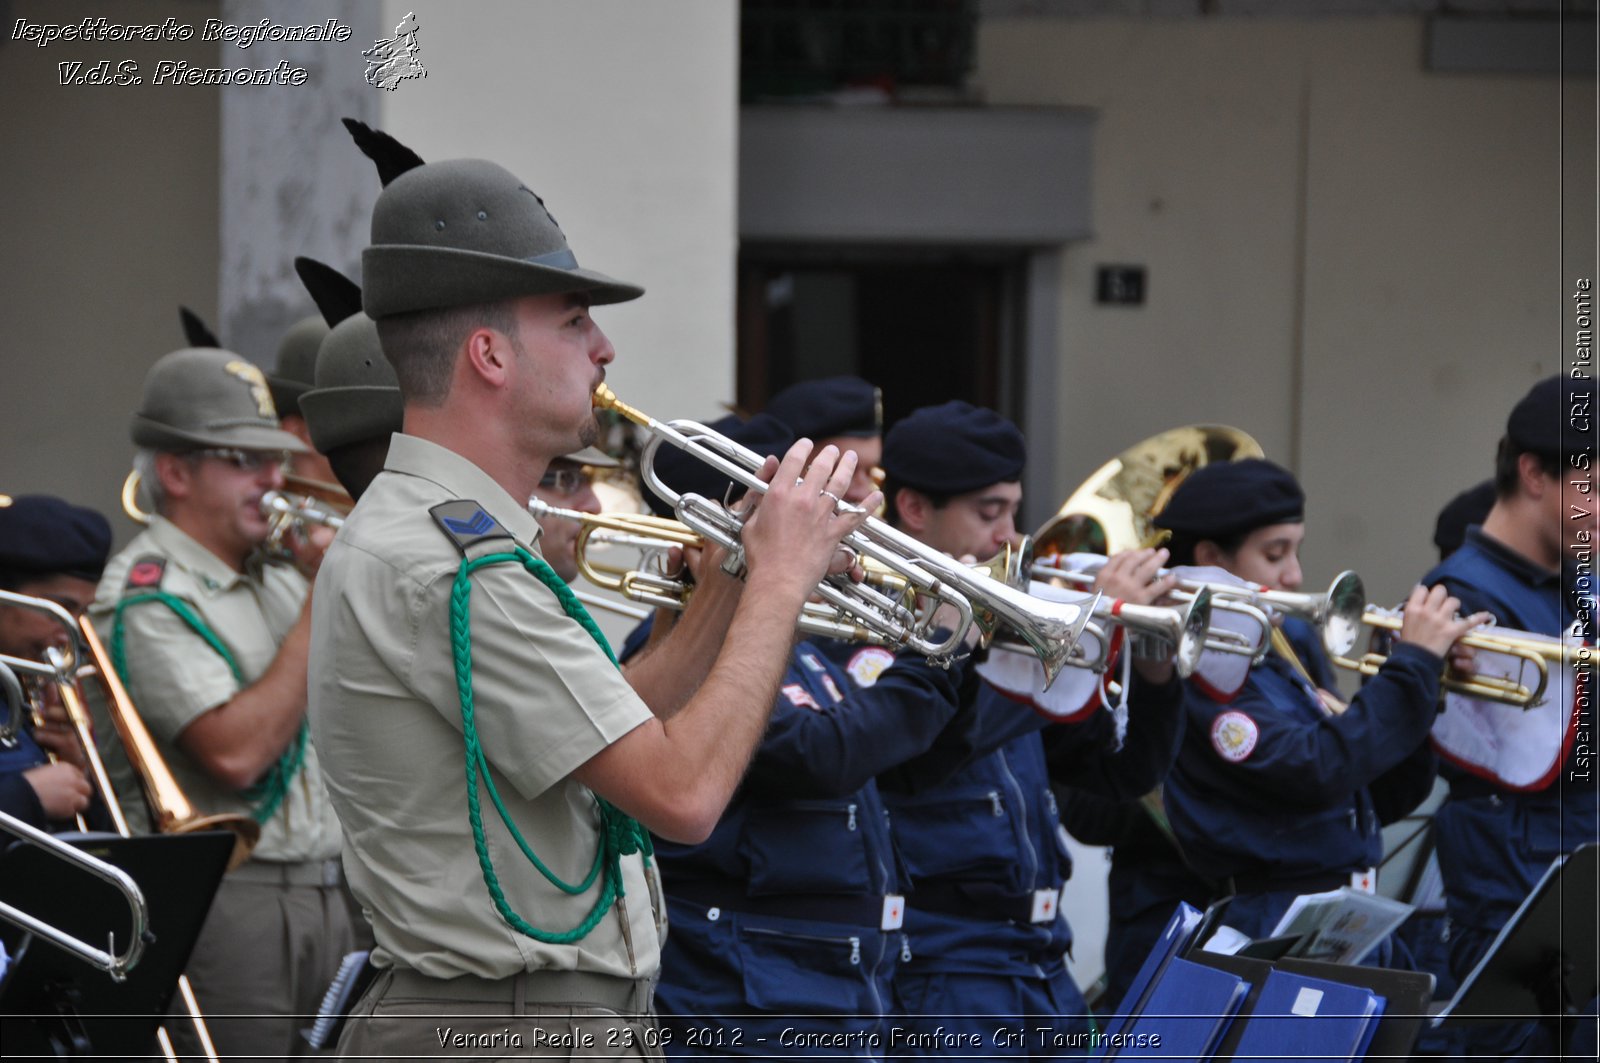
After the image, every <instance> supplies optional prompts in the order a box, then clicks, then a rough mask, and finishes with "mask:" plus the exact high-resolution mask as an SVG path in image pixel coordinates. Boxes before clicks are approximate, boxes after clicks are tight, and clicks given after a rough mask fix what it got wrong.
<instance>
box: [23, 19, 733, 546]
mask: <svg viewBox="0 0 1600 1063" xmlns="http://www.w3.org/2000/svg"><path fill="white" fill-rule="evenodd" d="M358 6H359V10H352V4H351V3H349V2H345V3H341V4H339V5H337V6H336V7H334V8H330V9H327V10H326V12H325V13H326V14H327V15H328V16H330V17H333V16H342V17H343V18H344V19H345V20H346V23H347V24H350V25H352V28H353V30H354V35H353V37H352V39H351V40H350V41H348V42H343V43H337V42H335V43H327V44H320V43H312V44H300V45H297V46H295V47H296V48H297V49H299V51H298V53H297V54H298V55H299V57H300V58H299V61H300V62H303V63H305V64H306V65H307V67H308V68H309V69H310V70H311V81H310V82H309V83H308V85H307V86H305V87H303V88H298V89H296V88H284V87H276V86H275V87H243V88H231V89H227V90H223V89H219V88H217V87H198V86H155V85H152V84H149V83H148V82H147V83H146V84H144V85H139V86H121V87H90V86H82V87H63V86H60V85H58V84H57V75H56V64H57V63H58V62H61V61H69V60H76V59H83V60H87V61H88V62H90V63H93V62H97V61H99V60H100V59H102V58H110V59H112V61H113V63H115V62H116V61H117V60H119V59H122V58H124V57H128V58H134V59H137V60H139V61H140V64H141V68H142V69H143V70H144V72H145V73H146V74H148V73H149V70H150V68H153V66H154V63H155V61H156V60H157V59H186V60H188V61H190V62H192V63H195V64H197V65H202V66H213V65H217V64H218V63H219V51H218V45H216V44H203V43H200V42H199V41H198V39H196V40H193V41H190V42H187V43H175V42H164V43H159V44H154V43H151V44H143V43H142V44H138V45H126V44H120V43H119V44H111V43H93V44H77V43H73V44H68V43H62V42H56V43H53V44H51V45H50V46H49V47H46V48H39V47H36V46H33V45H31V44H24V43H20V42H16V41H9V40H0V127H3V128H4V129H5V131H6V138H7V144H8V146H9V148H10V150H7V151H5V152H4V153H0V156H3V157H0V188H3V190H4V192H5V200H6V231H5V237H4V239H0V268H3V271H4V272H3V276H4V278H5V281H6V293H5V297H4V299H0V335H4V337H5V354H4V367H5V376H4V381H5V383H4V394H5V396H6V397H7V399H8V400H9V401H8V402H7V403H6V404H5V413H4V416H3V417H0V492H8V493H12V494H17V493H24V492H30V491H49V492H53V493H56V494H60V495H64V496H67V497H68V498H71V499H72V500H74V501H77V502H80V503H83V504H88V505H93V506H96V507H98V508H100V509H102V510H104V511H105V512H107V513H108V515H112V516H113V517H114V519H113V526H114V527H115V528H116V529H117V530H118V533H119V543H120V542H124V541H126V540H127V539H128V538H130V537H131V535H132V527H131V525H130V524H129V523H128V522H126V521H124V520H123V519H121V518H120V517H116V516H115V513H116V510H117V503H116V497H117V489H118V488H119V487H120V485H121V482H122V477H123V475H124V474H125V473H126V471H127V468H128V459H129V456H130V453H131V447H130V444H129V442H128V438H127V424H128V417H129V415H130V413H131V412H132V409H133V407H134V405H135V404H136V403H137V401H138V395H139V390H140V386H141V383H142V381H143V378H144V374H145V371H146V370H147V369H148V368H149V366H150V365H151V364H152V363H153V362H154V361H155V360H156V359H157V358H158V357H160V356H161V355H162V354H164V353H166V352H167V351H169V350H172V349H174V348H175V347H177V346H179V345H180V343H181V336H180V332H179V328H178V320H177V308H178V306H179V304H187V305H189V306H191V307H193V308H194V309H196V310H197V311H199V312H200V313H201V315H202V316H203V317H205V318H206V319H207V320H208V321H209V322H210V323H211V324H212V325H213V327H214V328H216V329H217V330H218V331H219V333H220V334H221V336H222V339H223V341H224V342H225V343H226V342H236V341H241V340H242V339H243V337H245V336H250V337H254V338H255V340H254V341H246V342H242V345H243V346H245V347H248V348H249V349H246V350H244V351H243V353H246V354H248V355H250V356H252V357H255V358H257V359H258V360H261V361H263V362H270V361H271V359H272V357H273V354H274V351H273V348H272V345H271V344H269V343H267V342H266V341H265V340H262V339H261V337H262V336H270V335H272V329H271V328H270V327H269V326H270V322H265V321H258V320H256V319H257V318H260V317H261V316H262V313H264V311H263V310H262V307H263V306H269V308H270V305H276V306H280V307H281V308H282V314H281V316H283V317H284V318H285V320H284V322H283V324H285V325H286V324H287V323H288V321H289V320H290V319H292V318H293V317H294V316H298V314H300V313H302V312H305V311H304V309H303V304H299V305H295V303H294V301H295V300H297V299H299V293H298V292H297V291H296V290H294V288H293V287H292V286H291V287H288V288H284V287H282V285H283V284H289V283H290V280H289V279H288V278H290V274H289V272H288V258H289V257H291V256H292V255H293V254H296V253H308V252H309V253H311V254H314V255H317V256H318V257H322V258H325V259H327V260H328V261H330V262H332V263H334V264H337V265H340V266H345V265H347V264H350V263H354V262H355V261H357V259H358V256H359V252H360V248H361V247H362V246H363V245H364V244H365V243H366V236H367V234H366V224H365V220H364V218H363V219H360V220H359V223H350V222H349V218H348V217H346V215H348V214H349V212H348V211H347V210H345V209H344V204H345V200H346V199H347V198H350V197H355V198H360V197H362V196H366V198H367V200H368V201H369V202H370V198H371V197H372V196H375V195H376V192H377V181H376V177H375V175H373V173H372V170H371V167H370V166H367V165H366V164H365V161H364V160H360V162H361V164H362V167H363V168H364V173H363V174H361V175H359V176H360V177H362V178H364V179H365V183H361V182H360V181H359V180H358V181H356V182H352V181H351V180H349V179H348V178H347V177H345V176H339V177H338V180H336V181H332V182H330V183H329V184H328V185H327V186H325V192H326V194H327V195H330V196H337V197H339V199H338V202H337V203H333V204H329V203H323V202H308V201H307V200H306V197H307V196H308V194H314V190H310V191H308V189H307V188H306V185H307V175H308V174H321V173H323V172H324V170H327V171H328V172H334V173H336V175H342V174H344V173H345V171H347V170H348V167H347V166H342V163H343V159H344V156H342V155H340V154H339V152H340V151H341V150H342V151H345V152H346V153H347V154H348V155H350V156H354V152H355V149H354V148H353V147H352V146H350V145H349V144H348V141H347V140H345V134H344V132H343V130H342V129H340V128H339V127H338V126H337V121H336V120H337V116H338V114H340V113H350V112H349V111H348V110H346V109H343V108H342V107H341V106H339V105H338V104H337V103H336V100H335V97H337V95H338V94H339V93H342V92H344V91H345V88H344V87H345V85H346V83H347V82H348V80H349V74H350V73H351V72H352V71H353V72H354V74H355V75H356V76H357V77H359V76H360V73H361V71H362V67H363V61H362V58H361V54H360V53H361V50H362V49H363V48H366V47H370V46H371V44H372V39H371V38H372V37H374V36H376V34H377V32H378V31H377V30H374V29H373V27H374V26H376V27H379V29H380V30H382V29H383V28H386V27H392V26H393V25H394V24H395V23H396V22H398V21H399V19H400V18H401V17H402V16H403V15H404V14H405V13H406V12H407V11H412V10H414V11H415V12H416V14H417V19H418V23H419V26H420V33H419V38H418V39H419V44H420V46H421V47H420V51H419V56H420V58H421V60H422V62H423V65H424V66H425V67H426V68H427V71H428V76H427V78H426V79H424V80H416V81H408V82H405V83H403V84H402V85H401V86H400V87H399V88H398V89H397V90H396V91H394V92H392V93H391V92H381V91H379V90H377V89H372V88H367V87H366V86H361V88H362V89H363V90H364V91H365V92H367V93H370V95H371V96H372V97H374V98H376V99H377V100H379V101H381V102H379V103H377V104H376V105H374V107H373V109H374V110H375V111H376V112H377V113H376V121H377V124H378V125H380V126H384V127H387V128H389V129H390V130H391V131H392V132H394V133H395V134H396V135H397V136H399V137H400V138H401V139H402V140H404V141H406V142H408V143H410V144H411V145H412V146H413V147H415V148H416V149H417V150H418V152H419V153H421V154H422V156H423V157H424V158H433V159H437V158H449V157H452V156H461V155H471V156H479V157H489V158H493V159H495V160H496V161H499V162H501V163H503V164H504V165H506V166H507V167H508V168H510V169H511V170H512V171H513V172H514V173H516V174H518V175H519V176H521V177H522V178H524V179H525V180H526V181H527V182H528V183H529V185H530V187H532V188H534V189H535V190H537V191H538V192H539V193H540V194H541V195H542V196H544V197H545V199H546V200H547V201H548V202H549V203H550V205H551V208H552V210H553V212H554V214H555V216H556V217H557V218H558V219H560V221H561V224H562V225H563V227H564V228H565V230H566V232H567V234H568V236H569V237H570V238H571V240H572V243H573V246H574V248H575V249H576V252H577V254H578V256H579V259H580V261H581V262H582V263H583V264H584V265H587V266H592V267H595V268H598V269H602V270H605V271H608V272H611V273H613V274H614V275H616V276H619V277H622V278H625V279H628V280H633V281H636V282H638V283H641V284H643V285H645V286H646V288H647V289H648V294H647V296H646V297H645V298H644V299H643V300H641V301H639V302H637V303H634V304H630V305H627V306H623V307H616V308H606V309H604V310H602V311H601V312H600V315H599V318H600V320H601V323H602V324H603V326H604V327H605V328H606V330H607V332H608V333H609V334H610V335H611V337H612V339H613V340H614V341H615V343H616V346H617V348H618V350H619V351H620V352H621V357H620V359H619V361H618V363H617V365H616V367H615V369H614V370H613V373H612V380H613V382H614V384H615V386H616V387H617V389H618V391H619V392H620V393H621V394H622V395H623V396H624V397H625V398H628V399H630V400H631V401H633V402H635V403H636V404H638V405H642V406H644V408H646V409H647V410H650V411H651V412H654V413H658V414H659V415H662V416H670V417H679V416H705V417H709V416H712V415H714V414H716V413H717V412H718V409H717V406H716V403H717V402H718V401H720V400H722V399H725V398H729V397H731V396H732V394H733V266H734V255H735V250H736V248H735V236H734V232H735V230H734V217H735V193H734V181H735V144H736V137H737V113H736V109H737V104H738V90H737V63H738V48H737V6H736V5H735V4H734V2H733V0H689V2H683V3H675V4H671V5H656V4H638V3H631V2H627V0H600V2H588V0H542V2H541V3H538V4H528V3H512V2H499V3H478V4H473V5H470V6H466V5H460V4H444V3H421V4H414V3H411V2H404V3H380V2H378V0H372V2H370V3H361V4H359V5H358ZM307 9H308V7H307V5H305V4H296V5H292V6H290V7H281V6H274V5H270V4H265V3H252V2H250V0H233V2H231V3H229V4H227V5H221V4H219V3H216V2H195V0H181V2H180V0H168V2H157V0H118V2H115V3H94V4H90V3H60V4H54V3H45V2H42V0H17V2H15V3H12V4H10V5H9V18H10V19H11V20H15V19H18V18H26V19H29V20H31V21H34V22H73V21H77V20H78V19H81V18H83V17H84V16H86V15H93V16H105V17H107V18H108V19H111V20H112V21H120V22H136V23H159V22H161V21H162V20H163V19H165V18H167V17H169V16H170V17H172V18H174V19H176V20H177V21H178V22H179V23H182V24H186V25H192V26H195V27H197V28H198V27H200V26H201V25H202V24H203V23H204V21H205V20H206V19H207V18H213V17H221V18H225V19H227V20H230V21H239V22H248V21H252V20H258V19H260V18H262V17H270V18H274V19H276V20H278V21H282V22H297V21H300V20H303V19H305V18H306V17H308V16H307V15H306V11H307ZM12 24H13V22H8V23H7V24H6V25H5V26H4V27H0V30H3V34H0V36H3V37H7V38H8V37H9V35H10V32H11V27H12ZM196 38H198V33H197V34H196ZM283 51H284V49H283V48H281V47H280V48H279V49H276V50H274V49H271V48H268V47H267V46H265V45H262V46H258V47H257V48H256V49H253V50H240V49H237V48H235V47H232V46H229V47H227V48H226V50H225V52H224V53H223V54H222V58H221V61H222V62H223V64H224V65H227V66H240V65H247V66H253V67H270V66H271V65H272V64H273V63H274V62H275V61H276V60H277V59H278V58H279V56H280V53H281V52H283ZM222 91H230V92H234V93H246V94H256V95H252V96H249V97H248V98H246V99H242V100H237V101H235V102H238V103H240V104H243V105H246V106H240V107H237V108H235V109H234V111H233V114H234V117H233V118H231V119H230V118H227V117H226V116H225V115H224V113H223V108H222V105H221V97H220V95H219V93H220V92H222ZM263 93H275V94H278V95H277V96H275V97H273V98H272V99H271V100H266V99H263V98H262V97H261V96H260V95H259V94H263ZM279 104H284V106H279ZM263 106H264V108H265V109H264V110H263ZM285 107H287V108H288V109H289V110H290V111H291V112H293V114H291V115H288V116H285V114H284V111H285ZM263 114H265V115H267V118H270V119H271V120H270V121H268V120H267V118H262V117H261V116H262V115H263ZM252 115H253V116H254V117H252ZM290 121H293V122H297V123H298V125H297V127H296V128H298V129H299V130H300V131H301V132H300V139H299V140H296V139H295V137H294V135H293V134H292V132H286V130H287V128H288V126H287V125H286V123H288V122H290ZM225 122H228V123H231V127H230V130H229V135H231V136H233V137H235V138H238V137H252V136H254V137H258V138H268V137H274V138H277V139H276V140H272V141H269V142H270V143H277V144H279V145H280V146H279V147H278V148H277V149H276V151H277V153H278V158H280V159H281V158H282V157H283V156H284V155H291V156H292V154H293V153H294V152H295V151H296V150H297V145H298V147H299V148H300V149H303V150H304V152H305V154H304V155H303V156H300V157H298V158H296V160H295V164H293V165H290V166H287V167H285V166H283V165H281V164H276V163H275V162H274V159H273V158H271V157H269V158H266V159H264V160H263V159H262V158H261V157H260V156H259V155H257V156H252V155H251V154H250V151H249V150H247V149H249V148H250V145H243V146H242V147H241V146H240V145H238V144H236V145H235V148H236V149H237V150H235V152H234V156H236V157H237V158H238V159H239V160H241V163H240V164H239V165H238V168H237V170H236V172H235V173H234V174H233V175H232V176H230V178H229V180H230V181H232V182H234V184H233V185H232V186H231V187H230V194H231V195H232V196H233V202H235V203H236V204H238V205H239V206H238V209H236V210H234V211H233V212H232V214H231V215H230V218H231V221H232V223H233V224H232V225H231V226H230V227H229V232H228V234H227V242H228V244H229V247H230V251H229V253H228V264H229V269H230V270H231V271H232V272H231V273H230V274H229V278H230V280H232V281H233V282H234V283H233V284H232V286H231V288H232V296H230V297H229V299H228V300H227V301H228V302H229V303H230V305H229V306H227V307H223V306H220V305H219V295H218V289H219V276H220V275H221V272H222V269H221V253H220V252H219V244H220V243H222V241H223V238H224V237H223V234H222V232H221V230H222V226H221V224H220V221H219V219H220V211H219V198H220V191H219V189H220V185H221V182H222V176H221V168H220V160H221V159H222V157H223V146H222V145H223V140H224V135H223V132H222V129H221V127H222V126H223V124H224V123H225ZM341 143H342V144H343V145H344V148H343V149H340V148H339V147H338V145H339V144H341ZM313 155H315V156H316V160H315V161H313V159H312V158H311V156H313ZM357 158H359V157H357ZM251 159H254V160H255V161H254V162H252V161H251ZM333 185H337V187H333ZM297 203H299V204H302V206H298V207H297V206H296V204H297ZM308 211H309V212H311V213H313V214H315V215H316V217H319V218H327V219H331V221H330V222H329V225H328V226H327V230H328V231H324V230H323V229H322V228H321V227H319V226H318V225H316V224H314V223H309V224H308V223H307V219H306V218H305V217H303V216H302V215H304V214H305V213H306V212H308ZM285 212H288V213H285ZM341 212H343V213H341ZM251 219H254V221H253V222H252V221H251ZM250 224H255V225H257V226H258V227H259V228H258V231H257V232H256V233H255V234H254V235H253V236H252V234H251V233H250V232H248V231H245V229H244V228H242V227H247V226H248V225H250ZM295 233H300V234H301V235H302V236H303V237H304V239H303V240H302V243H305V242H311V243H312V244H313V246H306V247H300V248H293V247H290V246H289V245H290V244H291V243H292V242H293V234H295ZM263 247H266V248H274V247H275V248H278V251H279V255H278V257H279V258H281V259H283V261H282V262H281V263H279V264H278V265H276V266H274V265H273V264H272V263H271V262H265V263H263V262H256V261H255V259H259V258H260V257H261V254H260V252H261V249H262V248H263ZM252 256H253V257H252ZM252 263H253V265H252ZM235 303H237V304H239V305H232V304H235ZM269 304H270V305H269Z"/></svg>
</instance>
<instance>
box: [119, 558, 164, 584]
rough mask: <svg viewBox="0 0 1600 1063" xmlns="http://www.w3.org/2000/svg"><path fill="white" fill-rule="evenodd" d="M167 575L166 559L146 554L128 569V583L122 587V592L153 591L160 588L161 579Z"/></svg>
mask: <svg viewBox="0 0 1600 1063" xmlns="http://www.w3.org/2000/svg"><path fill="white" fill-rule="evenodd" d="M166 574H167V559H166V558H164V557H162V556H161V555H160V554H148V555H146V556H144V557H141V558H139V559H138V560H136V561H134V563H133V567H131V568H129V569H128V582H127V583H125V584H124V585H123V588H122V589H123V590H124V591H153V590H155V589H156V588H157V587H159V586H161V580H162V577H164V576H165V575H166Z"/></svg>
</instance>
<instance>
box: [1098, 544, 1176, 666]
mask: <svg viewBox="0 0 1600 1063" xmlns="http://www.w3.org/2000/svg"><path fill="white" fill-rule="evenodd" d="M1168 556H1169V551H1167V550H1166V549H1165V548H1163V549H1159V550H1157V549H1150V548H1145V549H1142V550H1124V551H1122V552H1121V553H1120V554H1116V555H1115V556H1113V557H1111V558H1110V559H1108V560H1107V561H1106V563H1105V564H1104V565H1101V566H1100V571H1099V572H1098V573H1097V574H1096V576H1095V581H1094V589H1095V590H1097V591H1099V592H1100V593H1102V594H1104V595H1105V596H1106V597H1108V598H1115V599H1119V600H1121V601H1124V602H1128V603H1129V604H1132V605H1155V604H1156V603H1158V602H1159V601H1160V600H1161V599H1162V598H1165V597H1166V596H1167V594H1168V593H1170V592H1171V591H1172V589H1173V588H1174V587H1176V586H1177V584H1178V577H1177V576H1176V575H1175V574H1173V573H1171V572H1169V573H1167V574H1166V575H1165V576H1162V575H1160V572H1161V566H1162V565H1164V564H1166V563H1167V558H1168ZM1132 645H1134V646H1135V647H1140V646H1148V645H1151V640H1148V639H1144V638H1135V639H1133V640H1132ZM1133 666H1134V668H1136V669H1137V670H1138V671H1139V674H1140V675H1142V676H1143V677H1144V678H1145V679H1147V680H1149V681H1150V682H1152V683H1167V682H1170V681H1171V680H1172V677H1173V676H1174V675H1175V674H1176V669H1175V668H1174V666H1173V662H1172V653H1171V651H1170V648H1169V649H1168V652H1166V653H1165V654H1164V655H1162V656H1159V657H1158V656H1149V655H1147V654H1144V653H1136V654H1135V656H1134V659H1133Z"/></svg>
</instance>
